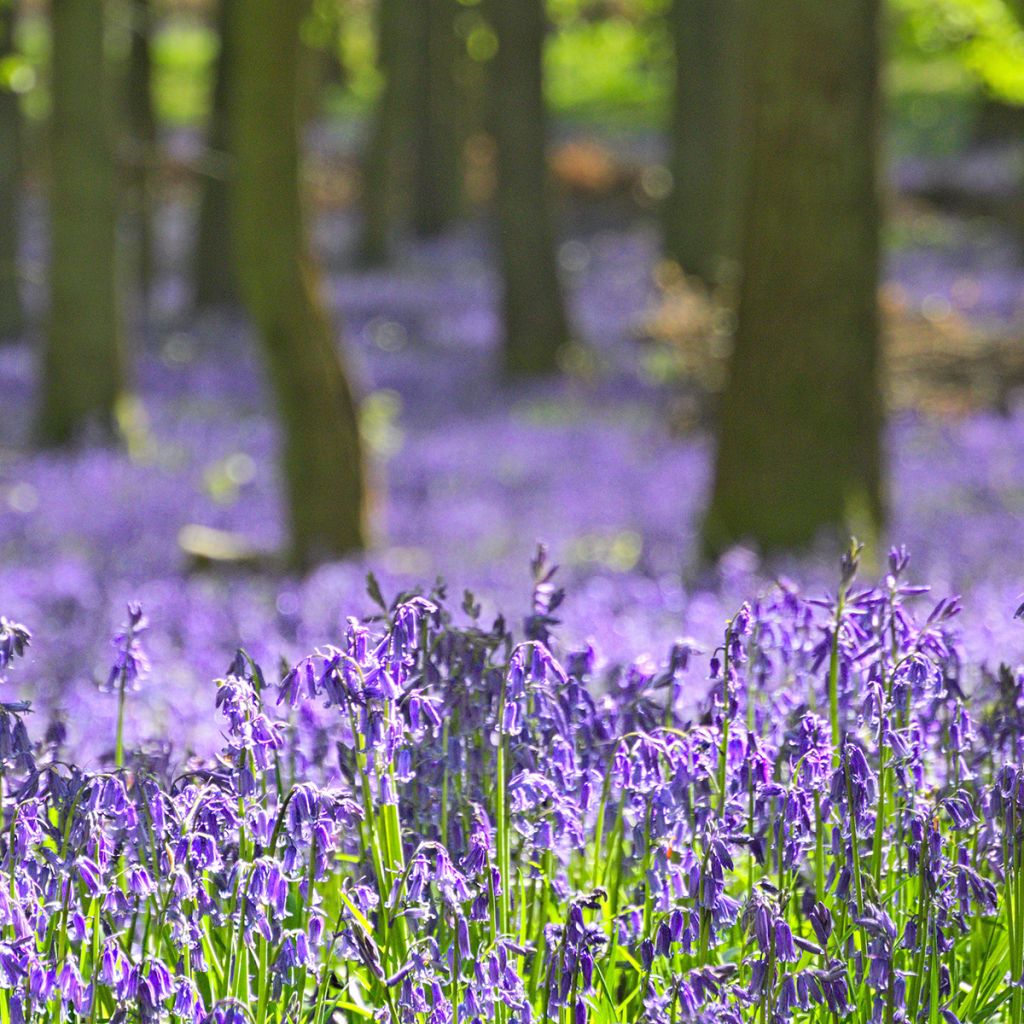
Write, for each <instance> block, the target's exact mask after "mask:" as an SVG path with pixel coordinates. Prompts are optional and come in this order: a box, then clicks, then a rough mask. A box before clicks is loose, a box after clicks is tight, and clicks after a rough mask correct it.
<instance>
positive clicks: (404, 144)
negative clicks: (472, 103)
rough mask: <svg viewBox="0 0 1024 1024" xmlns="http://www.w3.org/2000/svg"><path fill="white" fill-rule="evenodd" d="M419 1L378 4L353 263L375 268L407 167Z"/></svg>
mask: <svg viewBox="0 0 1024 1024" xmlns="http://www.w3.org/2000/svg"><path fill="white" fill-rule="evenodd" d="M424 14H425V8H424V7H423V6H422V0H379V3H378V5H377V50H378V57H377V62H378V65H379V67H380V70H381V71H382V73H383V75H384V88H383V89H382V91H381V94H380V97H379V99H378V101H377V109H376V111H375V113H374V120H373V127H372V129H371V134H370V139H369V143H368V146H367V152H366V157H365V160H364V163H363V175H362V179H363V182H362V202H361V206H362V214H363V226H362V232H361V236H360V240H359V254H358V255H359V260H360V262H361V263H362V264H363V265H364V266H379V265H381V264H383V263H385V262H387V259H388V244H389V241H390V237H391V232H392V229H393V228H394V226H395V224H396V223H397V221H398V220H399V218H400V216H401V210H402V207H403V206H404V205H405V204H404V203H403V192H405V191H406V190H407V189H408V185H409V181H410V177H411V175H410V174H409V173H408V172H409V168H410V167H411V166H412V163H413V156H414V147H413V146H412V144H411V143H412V136H413V132H414V131H415V125H414V121H415V118H414V116H413V111H414V110H415V109H416V108H417V106H418V102H419V101H418V99H417V91H418V88H419V85H418V82H419V76H418V72H419V67H420V58H419V48H420V43H421V41H422V33H421V32H420V31H419V22H421V21H423V22H425V21H426V19H425V17H424Z"/></svg>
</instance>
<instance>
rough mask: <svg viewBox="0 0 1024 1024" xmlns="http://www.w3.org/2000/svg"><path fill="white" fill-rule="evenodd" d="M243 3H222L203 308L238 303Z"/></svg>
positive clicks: (209, 141)
mask: <svg viewBox="0 0 1024 1024" xmlns="http://www.w3.org/2000/svg"><path fill="white" fill-rule="evenodd" d="M238 3H239V0H217V38H218V40H219V45H220V50H219V53H218V55H217V63H216V67H215V69H214V81H213V96H212V101H211V103H210V115H209V119H208V121H207V128H206V152H205V156H204V159H203V174H202V178H201V186H200V192H199V217H198V221H197V224H196V243H195V252H194V256H193V265H192V274H193V295H194V301H195V304H196V306H197V307H198V308H199V309H208V308H211V307H215V306H232V305H237V304H238V301H239V300H238V288H237V286H236V284H235V277H234V269H233V258H234V257H233V256H232V250H231V185H230V167H229V158H228V147H229V139H228V111H227V103H228V79H229V75H230V69H231V56H232V55H231V50H232V45H231V39H230V32H229V28H228V26H229V23H230V20H231V8H232V7H234V6H236V5H237V4H238Z"/></svg>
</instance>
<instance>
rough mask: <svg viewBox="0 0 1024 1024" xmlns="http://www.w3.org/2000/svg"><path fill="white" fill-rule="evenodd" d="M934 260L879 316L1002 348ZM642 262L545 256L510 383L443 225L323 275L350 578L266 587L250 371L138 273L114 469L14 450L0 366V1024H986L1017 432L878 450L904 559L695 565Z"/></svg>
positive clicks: (960, 278)
mask: <svg viewBox="0 0 1024 1024" xmlns="http://www.w3.org/2000/svg"><path fill="white" fill-rule="evenodd" d="M321 227H322V228H323V229H324V239H323V241H324V243H325V248H326V249H327V250H328V255H336V253H332V251H331V246H332V245H335V244H336V242H337V239H338V238H344V237H345V230H344V229H345V225H336V224H322V225H321ZM939 227H940V228H942V226H941V225H940V226H939ZM933 229H934V230H938V229H935V225H931V226H930V227H928V229H927V230H928V231H931V230H933ZM943 230H945V229H943ZM925 233H926V234H927V231H926V232H925ZM939 234H941V231H939ZM976 241H977V236H976V234H975V233H974V231H973V229H972V230H971V231H961V229H960V227H957V228H956V229H955V230H952V233H951V234H950V233H949V232H947V237H944V238H940V239H939V242H938V244H935V245H934V246H933V245H931V244H930V243H925V244H918V243H914V244H913V245H910V246H909V247H907V248H905V249H903V250H900V251H898V252H896V253H895V254H894V255H893V257H892V259H891V261H890V281H891V282H892V283H895V284H896V285H898V286H899V288H900V289H901V291H902V293H903V294H904V296H905V297H906V299H907V301H908V302H909V303H910V304H911V305H912V306H913V307H915V308H918V307H920V308H927V309H930V310H932V311H933V312H934V311H935V310H940V311H941V310H942V309H945V308H947V307H948V308H952V309H955V310H956V312H957V313H958V314H961V315H963V316H965V317H971V318H973V319H974V320H975V321H976V322H979V323H982V322H984V323H986V324H988V325H996V326H997V327H999V328H1000V329H1005V328H1006V327H1007V326H1012V325H1013V324H1016V323H1019V321H1020V319H1021V316H1022V313H1024V310H1022V308H1021V306H1020V296H1021V294H1024V292H1022V290H1021V270H1020V267H1019V265H1016V264H1014V261H1013V260H1014V257H1013V254H1012V252H1011V249H1012V246H1011V245H1009V243H1006V240H1005V239H997V241H999V244H998V245H997V246H996V248H995V249H993V248H992V247H987V248H986V247H984V246H982V247H977V246H976ZM993 253H994V255H993ZM655 254H656V242H655V236H654V235H653V233H651V232H646V231H644V230H637V231H633V232H631V233H628V234H624V233H621V232H616V231H599V232H596V233H592V234H590V235H587V236H582V237H577V238H573V239H572V240H570V241H569V242H567V243H566V245H565V246H564V247H563V249H562V251H561V263H562V269H563V271H564V273H565V274H566V276H567V278H568V279H569V280H570V282H571V284H572V286H573V297H574V310H575V320H576V324H577V328H578V331H579V334H580V337H581V339H582V340H584V341H585V342H586V346H585V347H584V348H582V349H581V350H580V351H579V352H577V353H575V354H574V357H573V359H574V361H573V364H572V367H571V371H572V372H571V373H569V374H567V376H566V379H565V380H563V381H560V382H558V383H545V384H537V385H530V386H521V387H518V388H515V389H512V388H507V387H504V386H501V385H499V384H497V383H496V374H495V373H494V365H493V364H494V351H495V338H496V323H495V312H494V293H495V288H494V281H493V279H492V278H491V277H490V276H489V273H488V271H487V270H486V264H485V262H484V259H483V252H482V249H481V246H480V240H479V238H478V237H477V236H476V235H475V234H474V233H473V232H469V233H467V234H466V235H465V236H464V237H457V238H454V239H451V240H449V241H447V242H445V243H442V244H437V245H429V246H428V245H420V246H410V247H407V248H406V249H404V250H403V251H402V253H401V256H400V260H399V264H398V266H397V268H395V269H393V270H390V271H388V272H387V273H386V274H380V275H352V274H345V275H342V276H340V277H335V278H333V279H332V282H331V283H332V288H333V289H334V290H335V299H336V306H337V307H338V308H340V309H341V310H342V311H343V312H344V317H345V337H346V343H347V344H346V348H347V350H348V352H349V354H350V361H351V362H352V364H353V369H354V376H355V377H356V378H357V379H358V380H360V381H361V383H362V384H363V385H364V388H363V389H364V391H365V392H366V393H367V395H368V398H367V402H366V411H365V423H364V432H365V435H366V439H367V443H368V446H369V448H370V451H371V465H372V469H373V472H374V473H375V474H376V477H377V479H378V481H379V482H380V485H381V486H380V487H379V493H378V497H377V504H376V510H375V511H376V522H377V523H378V524H379V543H378V544H377V545H376V546H375V547H374V549H373V550H372V551H371V552H370V553H369V554H368V555H367V556H366V557H365V558H364V559H362V560H358V561H355V560H354V561H351V562H347V563H343V564H338V565H332V566H325V567H323V568H322V569H320V570H318V571H317V572H316V573H314V574H313V575H311V576H310V577H308V578H307V579H305V580H298V579H289V578H282V577H281V576H280V575H279V574H278V573H277V572H275V567H274V565H273V564H272V563H271V562H270V560H269V558H270V555H269V553H272V552H273V551H274V549H275V548H276V547H278V546H279V545H280V543H281V541H282V532H281V526H280V520H281V509H280V505H279V501H278V497H277V486H276V484H277V481H276V478H275V453H276V446H277V440H276V435H275V432H274V429H273V423H272V417H271V416H270V415H269V414H268V412H267V408H266V396H265V393H264V390H263V387H262V383H261V380H260V374H259V371H258V367H257V366H256V364H255V355H254V352H253V347H252V345H251V341H250V339H249V338H248V337H247V335H246V332H245V331H244V329H243V328H242V327H241V326H240V325H239V324H237V323H235V322H233V321H225V320H217V319H210V320H207V321H203V322H200V323H192V322H189V321H177V320H175V319H174V318H173V316H171V314H170V312H169V311H170V310H172V309H173V308H174V306H175V303H176V301H177V299H176V290H177V289H179V288H180V280H181V279H180V276H178V275H171V276H169V277H168V278H167V279H166V280H165V281H164V282H163V288H162V291H161V293H160V302H159V303H158V307H159V308H161V309H163V310H164V315H165V316H167V317H168V319H167V320H160V319H159V317H158V318H157V319H156V320H155V322H154V324H153V325H152V330H151V336H150V337H148V338H147V339H146V344H145V346H144V349H143V351H142V352H141V353H140V358H139V364H138V370H139V376H138V382H137V383H138V391H139V394H140V395H141V398H142V406H141V409H136V408H129V409H126V411H125V427H126V435H127V438H128V450H127V452H125V451H117V450H113V449H108V448H103V447H97V446H89V445H86V446H85V447H83V448H82V449H80V450H78V451H75V452H72V453H62V454H52V453H36V452H32V451H31V450H30V447H29V445H28V444H27V443H26V439H27V429H28V425H29V424H30V422H31V408H32V401H33V377H34V368H33V361H32V357H31V353H30V351H29V349H28V347H27V346H25V345H13V346H8V347H5V348H2V349H0V396H2V401H3V404H4V414H5V415H4V417H3V418H2V421H0V614H2V615H5V616H7V618H2V619H0V679H2V680H3V683H4V686H3V693H2V694H0V697H3V700H4V703H2V704H0V796H2V801H3V810H4V814H5V817H4V821H5V822H6V824H7V828H6V834H5V835H4V836H3V837H2V838H0V872H2V873H3V877H4V879H5V881H6V884H5V885H3V886H2V887H0V927H2V928H3V934H2V935H0V1024H18V1022H20V1021H37V1022H42V1021H55V1020H67V1021H78V1022H85V1021H89V1022H99V1021H108V1020H113V1021H119V1022H121V1021H124V1022H127V1021H134V1020H139V1021H143V1022H151V1021H153V1022H155V1021H160V1020H167V1021H173V1022H176V1024H177V1022H184V1021H189V1022H204V1024H205V1022H208V1021H210V1022H213V1021H216V1022H231V1024H243V1022H244V1024H285V1022H290V1024H326V1022H327V1021H329V1020H336V1019H344V1020H350V1021H355V1020H361V1019H367V1020H370V1019H377V1020H380V1021H390V1022H392V1024H399V1022H402V1024H406V1022H410V1024H411V1022H414V1021H415V1022H417V1024H420V1022H422V1024H448V1022H453V1024H454V1022H455V1021H459V1022H463V1024H473V1022H475V1021H481V1022H484V1021H488V1022H489V1021H494V1020H497V1021H499V1022H501V1024H525V1022H526V1021H550V1022H555V1021H557V1022H558V1024H584V1022H585V1021H596V1022H608V1024H611V1022H621V1024H625V1022H634V1021H648V1022H650V1024H676V1022H682V1021H686V1020H702V1021H709V1022H710V1021H715V1022H717V1021H722V1022H730V1024H731V1022H739V1021H745V1022H747V1021H749V1022H756V1024H775V1022H781V1021H788V1020H796V1021H801V1022H803V1021H807V1022H812V1021H813V1022H814V1024H825V1022H830V1024H838V1021H839V1020H843V1019H847V1018H850V1019H854V1020H857V1021H863V1022H867V1021H872V1022H874V1021H877V1022H879V1024H899V1022H901V1021H915V1022H925V1021H927V1024H957V1022H958V1021H963V1022H964V1024H967V1022H971V1024H981V1022H984V1021H1006V1022H1009V1024H1024V987H1022V983H1024V827H1022V821H1024V768H1022V767H1021V760H1022V758H1024V748H1022V742H1024V741H1022V738H1021V733H1022V717H1021V716H1022V709H1024V697H1022V693H1024V626H1022V624H1021V623H1020V622H1019V621H1015V618H1014V611H1015V609H1017V608H1018V606H1019V604H1020V597H1021V592H1022V590H1024V582H1022V574H1021V566H1022V565H1024V530H1021V529H1020V524H1021V522H1022V521H1024V518H1022V517H1024V490H1022V488H1021V484H1020V481H1021V480H1024V409H1022V408H1020V407H1019V406H1016V407H1011V408H1010V409H1009V410H1008V411H1007V412H1005V413H996V412H990V413H976V414H972V415H971V416H970V417H967V418H962V419H959V420H946V419H933V418H927V417H924V416H920V415H911V414H901V415H899V416H897V417H894V419H893V422H891V424H890V426H889V433H888V444H887V447H888V453H889V471H890V474H889V475H890V481H891V496H892V510H893V515H892V522H891V528H890V529H891V534H892V536H893V537H894V538H897V539H899V540H901V541H904V542H906V543H907V544H908V546H909V547H910V549H911V550H912V551H913V552H914V556H915V562H914V569H913V571H911V569H910V567H909V564H908V559H907V556H906V554H905V552H904V551H903V549H901V548H896V549H894V550H893V551H892V553H891V554H890V556H889V558H888V561H887V563H886V562H884V561H883V564H881V565H867V564H864V565H861V566H859V567H858V562H859V561H861V560H862V558H861V554H860V552H858V551H857V550H856V549H852V550H851V552H850V553H849V554H848V555H847V557H846V558H845V559H844V562H843V564H842V566H841V567H840V568H839V569H838V570H836V569H835V568H834V567H833V566H832V565H831V564H830V563H829V562H823V561H822V560H821V559H820V558H818V557H816V556H814V555H812V556H809V557H807V558H804V559H800V560H795V559H791V560H787V561H785V562H775V563H771V564H762V563H761V562H759V561H758V559H757V558H756V557H755V556H754V555H753V554H752V553H751V552H749V551H746V550H743V549H737V550H735V551H733V552H731V553H730V554H728V555H727V556H726V557H725V558H724V559H723V560H722V561H721V563H720V564H719V565H718V566H717V567H715V568H714V569H712V570H706V571H704V572H703V573H702V574H698V573H697V572H696V570H695V569H693V566H692V563H693V558H692V553H693V549H694V538H695V536H696V530H697V527H698V521H699V515H700V510H701V508H702V505H703V501H704V497H705V491H706V487H707V479H708V466H709V450H710V443H709V440H708V438H707V436H706V435H705V434H703V433H700V432H697V433H692V434H686V435H681V434H680V433H678V432H677V431H675V430H674V429H673V428H672V426H671V413H670V411H671V407H672V403H673V401H674V400H675V397H676V396H675V395H674V393H673V391H672V388H671V387H666V386H665V385H664V383H663V382H661V381H659V380H658V379H656V378H654V377H653V376H651V375H650V374H649V373H647V372H646V371H647V369H649V367H647V365H646V364H645V356H644V350H643V347H642V346H641V345H638V344H636V343H635V341H634V336H635V334H636V333H637V330H638V324H639V323H640V322H641V321H642V319H643V317H644V315H645V313H646V312H648V311H649V309H650V307H651V303H652V301H653V300H654V298H655V295H654V289H653V284H652V280H653V275H652V267H653V265H654V261H655V258H656V255H655ZM195 526H201V527H206V528H214V529H216V530H221V531H225V535H227V536H230V537H231V538H232V539H233V540H232V542H233V543H234V542H235V541H237V542H239V543H240V544H241V545H242V547H243V548H246V549H251V553H252V557H246V558H243V559H242V560H241V561H240V562H239V564H237V565H233V566H232V565H221V566H218V567H217V569H216V571H212V572H211V571H207V568H206V567H204V566H202V565H199V564H195V563H194V561H190V558H189V556H188V554H187V553H186V550H185V549H186V548H188V547H189V545H188V543H186V544H185V545H184V547H183V546H182V544H181V543H179V542H180V541H181V540H182V531H183V530H184V531H185V536H186V537H187V536H188V533H189V530H190V529H191V528H193V527H195ZM540 539H543V540H546V541H547V542H549V544H550V548H551V551H552V553H553V555H554V556H557V561H558V562H559V563H560V564H561V569H560V570H559V571H558V573H557V575H555V574H554V570H553V567H552V565H551V564H550V563H549V561H548V560H547V556H546V554H545V553H544V552H543V551H541V552H539V553H538V554H536V555H535V556H534V559H533V561H532V562H531V561H530V558H531V555H534V551H535V545H536V542H537V541H538V540H540ZM531 568H532V578H531V571H530V569H531ZM858 568H859V574H858ZM368 571H371V572H372V575H371V577H370V580H371V585H370V586H369V588H368V587H367V572H368ZM439 576H444V578H445V579H446V580H447V581H448V585H447V586H445V585H443V584H441V583H437V584H433V583H432V581H433V580H435V579H436V578H438V577H439ZM876 577H877V578H880V582H878V583H877V584H876V585H873V586H869V585H866V584H864V583H863V582H860V581H861V580H862V579H873V578H876ZM922 580H927V581H928V582H930V583H931V584H932V589H931V590H930V591H927V592H926V591H925V589H924V588H923V587H920V586H918V585H917V584H918V582H919V581H922ZM563 586H564V587H565V592H564V593H563V591H562V589H561V588H562V587H563ZM465 588H469V590H470V591H472V593H470V592H467V591H465ZM957 594H959V595H961V597H960V598H957V597H954V596H953V595H957ZM385 595H386V596H385ZM136 602H138V603H136ZM961 604H962V605H963V608H964V611H963V613H961V611H960V608H961ZM126 605H127V606H128V609H129V611H128V618H127V620H126V621H125V623H124V625H123V627H122V628H121V629H120V630H119V631H117V632H116V635H115V653H114V655H113V658H111V654H110V646H109V643H108V641H107V639H106V638H107V637H109V635H111V633H112V632H114V628H115V625H116V623H117V622H119V621H120V620H121V619H122V618H123V616H124V608H125V607H126ZM142 609H144V610H145V613H146V614H145V615H143V611H142ZM19 623H25V624H26V625H27V626H28V627H29V628H28V629H26V628H25V626H22V625H19ZM29 630H31V631H32V633H33V634H34V635H32V636H30V635H29ZM723 630H724V632H723ZM681 637H687V638H688V639H680V638H681ZM236 650H237V653H236ZM310 652H313V653H312V654H311V653H310ZM225 666H228V667H227V669H226V671H225ZM211 680H216V683H215V684H213V685H211Z"/></svg>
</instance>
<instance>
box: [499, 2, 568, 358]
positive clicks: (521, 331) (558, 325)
mask: <svg viewBox="0 0 1024 1024" xmlns="http://www.w3.org/2000/svg"><path fill="white" fill-rule="evenodd" d="M491 11H492V17H493V23H494V27H495V29H496V31H497V35H498V53H497V55H496V57H495V59H494V69H493V78H492V82H493V90H494V94H493V109H494V135H495V143H496V148H497V169H498V190H497V196H496V203H497V214H498V246H499V253H500V260H501V270H502V277H503V283H504V326H505V348H504V356H505V369H506V371H507V372H508V373H509V374H511V375H513V376H518V375H532V374H545V373H554V372H555V371H556V370H557V369H558V353H559V350H560V349H561V348H562V346H563V345H564V344H566V342H567V341H568V340H569V327H568V322H567V318H566V313H565V306H564V303H563V299H562V289H561V284H560V282H559V279H558V265H557V261H556V256H555V231H554V226H553V224H552V210H551V196H550V183H549V181H548V169H547V160H546V144H547V133H546V126H547V116H546V111H545V106H544V90H543V71H542V60H543V50H544V33H545V28H546V25H545V14H544V3H543V0H495V2H494V3H493V4H492V6H491Z"/></svg>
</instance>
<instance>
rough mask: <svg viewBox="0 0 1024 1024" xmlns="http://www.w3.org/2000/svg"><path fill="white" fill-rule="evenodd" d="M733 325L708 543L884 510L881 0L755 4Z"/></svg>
mask: <svg viewBox="0 0 1024 1024" xmlns="http://www.w3.org/2000/svg"><path fill="white" fill-rule="evenodd" d="M760 6H761V8H762V10H761V11H760V12H759V17H758V25H757V31H756V35H755V37H754V38H756V40H757V47H758V51H759V52H758V58H757V61H758V71H757V78H758V81H757V89H756V94H755V95H756V97H757V102H756V109H755V117H754V120H755V124H754V137H753V142H752V158H751V164H752V165H751V168H750V193H749V197H748V208H747V214H746V220H745V224H744V230H743V244H742V253H741V267H742V270H741V283H740V291H739V297H738V311H737V318H738V322H737V331H736V340H735V348H734V351H733V356H732V362H731V367H730V379H729V383H728V385H727V387H726V391H725V393H724V395H723V397H722V405H721V420H720V424H719V440H718V457H717V462H716V465H715V477H714V488H713V497H712V501H711V507H710V511H709V513H708V517H707V520H706V522H705V526H704V537H705V542H706V545H707V547H708V549H709V550H710V551H712V552H717V551H720V550H722V549H723V548H724V547H725V546H727V545H728V544H730V543H732V542H735V541H740V540H744V539H750V540H753V541H755V542H757V543H758V544H760V545H761V547H762V548H764V549H780V548H796V547H800V546H804V545H807V544H809V543H810V542H811V541H813V540H814V539H815V538H816V537H817V536H818V535H820V534H823V533H829V532H846V531H850V530H856V531H857V532H858V533H862V535H863V534H864V533H867V534H868V536H869V537H870V536H871V535H872V534H873V533H874V532H875V531H876V530H877V528H878V526H879V523H880V521H881V517H882V507H883V502H882V494H881V490H882V487H881V477H882V472H881V453H880V448H881V437H880V435H881V420H882V409H881V399H880V395H879V365H878V364H879V341H878V335H879V324H878V310H877V297H876V286H877V280H878V265H879V204H878V195H877V189H878V178H877V166H876V164H877V155H878V147H877V135H878V116H879V86H878V73H879V57H878V53H879V2H878V0H832V2H830V3H827V4H823V3H821V2H820V0H777V2H776V3H774V4H772V5H760Z"/></svg>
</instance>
